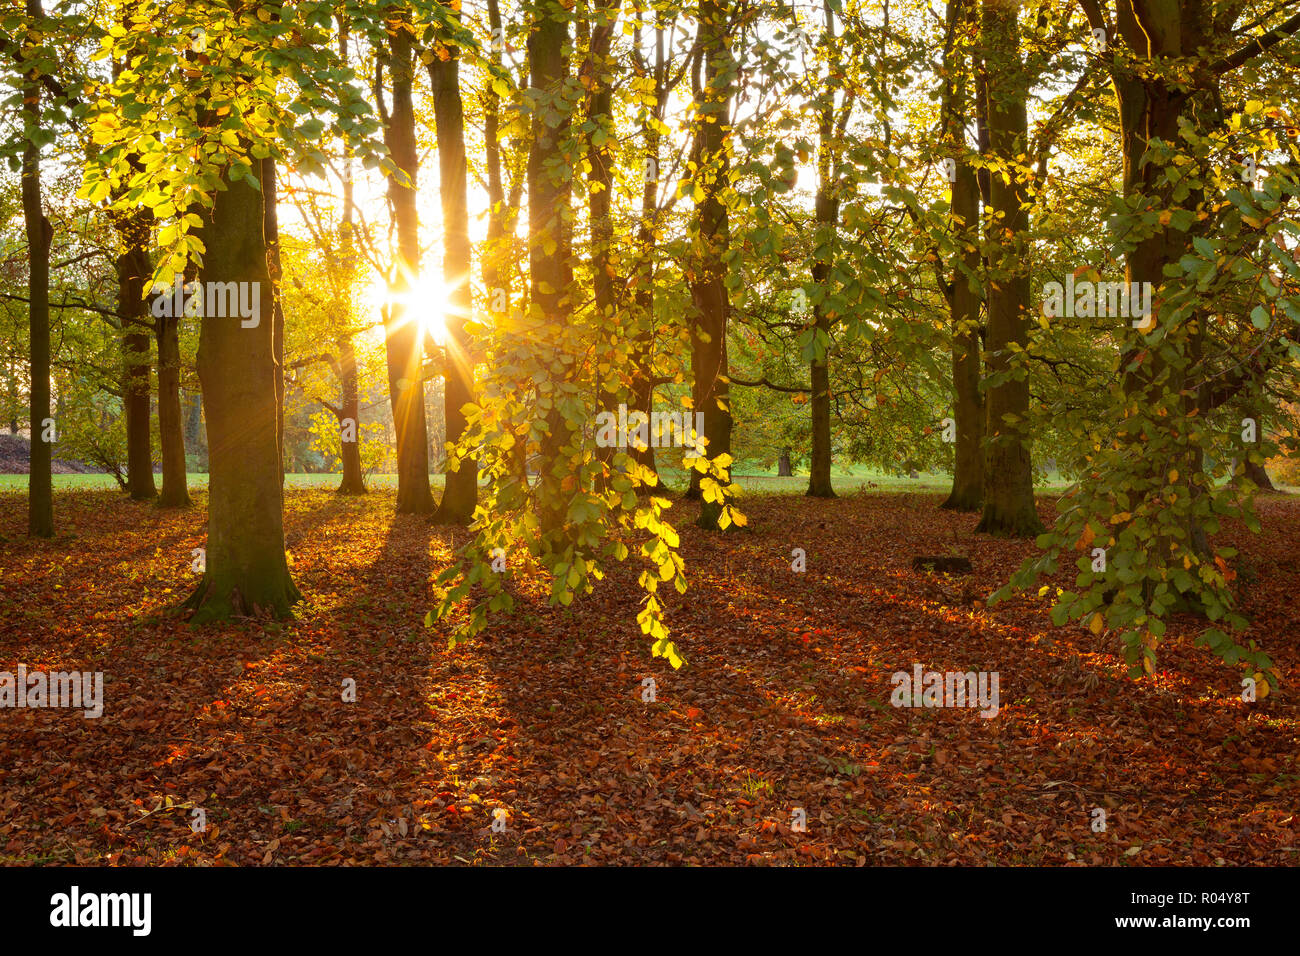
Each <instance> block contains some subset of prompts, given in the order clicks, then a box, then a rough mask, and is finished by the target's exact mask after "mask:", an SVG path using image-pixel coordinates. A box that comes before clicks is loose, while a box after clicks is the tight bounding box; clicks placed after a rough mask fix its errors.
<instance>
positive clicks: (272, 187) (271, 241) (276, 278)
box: [261, 156, 284, 484]
mask: <svg viewBox="0 0 1300 956" xmlns="http://www.w3.org/2000/svg"><path fill="white" fill-rule="evenodd" d="M261 173H262V175H261V179H262V195H263V198H264V202H263V212H262V217H263V232H264V234H265V236H266V268H267V272H268V273H269V274H270V276H271V286H270V295H271V313H272V319H273V320H274V322H275V335H274V339H273V340H272V349H273V353H274V355H275V443H276V447H278V448H279V449H280V483H281V484H284V296H283V295H282V294H281V289H280V280H281V278H282V275H283V270H282V269H281V267H280V210H279V204H280V195H279V189H278V188H277V184H276V170H275V159H274V158H273V157H271V156H267V157H266V158H265V159H263V160H262V170H261Z"/></svg>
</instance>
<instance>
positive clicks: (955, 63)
mask: <svg viewBox="0 0 1300 956" xmlns="http://www.w3.org/2000/svg"><path fill="white" fill-rule="evenodd" d="M974 7H975V4H974V2H973V0H951V2H950V3H949V4H948V30H947V36H946V38H945V43H944V70H945V74H946V75H945V77H944V99H945V102H944V114H945V115H944V124H943V125H944V132H945V140H946V141H947V144H948V147H949V149H950V150H951V151H952V153H953V155H952V156H950V157H949V159H950V160H951V161H952V166H951V167H949V168H951V169H952V170H953V177H952V183H951V187H952V205H951V215H950V220H951V228H952V235H953V240H954V243H955V246H956V248H955V250H954V252H953V254H952V262H953V269H952V275H951V278H949V279H947V283H946V288H945V297H946V299H947V304H948V312H949V315H950V316H951V325H952V385H953V425H954V427H955V430H956V435H955V436H954V437H955V438H956V442H955V446H956V447H955V449H954V450H955V453H956V454H955V461H954V466H953V476H952V491H951V492H950V493H949V495H948V497H947V499H945V501H944V503H943V507H944V508H950V509H953V510H956V511H978V510H980V506H981V504H982V503H983V498H984V418H985V411H984V398H983V396H982V395H981V394H980V388H979V385H980V332H981V331H982V329H981V323H980V302H981V296H980V292H979V289H978V285H977V284H978V282H979V278H980V277H979V268H980V250H979V183H978V181H977V179H976V174H975V170H974V168H972V166H971V164H970V162H969V160H968V158H967V157H966V144H965V140H966V123H967V114H968V111H969V105H970V104H969V97H968V95H967V90H968V88H969V84H968V82H967V73H966V56H965V55H964V47H965V46H966V44H965V41H964V36H965V34H966V33H967V32H968V30H969V27H970V25H971V24H972V23H973V21H974V18H973V17H972V16H971V12H972V11H973V10H974Z"/></svg>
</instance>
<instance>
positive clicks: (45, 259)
mask: <svg viewBox="0 0 1300 956" xmlns="http://www.w3.org/2000/svg"><path fill="white" fill-rule="evenodd" d="M27 14H28V16H30V17H31V18H32V19H33V20H41V19H43V18H44V11H43V10H42V8H41V3H40V0H27ZM23 120H24V122H25V123H26V125H27V127H28V129H27V135H28V136H29V137H30V136H32V135H35V133H36V132H37V131H39V130H40V128H41V86H40V82H39V73H38V72H37V70H35V69H33V70H31V71H29V72H28V74H27V85H26V89H25V91H24V95H23ZM22 194H23V222H24V224H25V225H26V227H27V300H28V321H29V327H30V346H31V443H30V452H29V454H30V458H29V465H28V476H27V533H28V534H29V535H31V536H32V537H39V538H51V537H53V536H54V480H53V478H52V475H51V464H52V459H53V457H54V455H53V442H48V441H45V439H44V437H43V436H44V433H45V422H46V420H47V419H49V418H50V242H51V241H52V239H53V238H54V230H53V228H52V227H51V226H50V221H49V220H48V219H47V218H45V212H44V209H43V204H42V200H41V150H40V147H38V146H37V145H36V144H34V143H33V142H32V141H31V139H30V138H29V139H28V140H27V142H26V143H24V144H23V163H22Z"/></svg>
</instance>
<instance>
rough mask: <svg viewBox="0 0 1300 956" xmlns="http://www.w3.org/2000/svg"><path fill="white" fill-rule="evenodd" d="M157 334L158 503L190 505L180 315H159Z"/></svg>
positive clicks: (164, 505) (182, 506)
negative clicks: (182, 399)
mask: <svg viewBox="0 0 1300 956" xmlns="http://www.w3.org/2000/svg"><path fill="white" fill-rule="evenodd" d="M154 337H155V338H156V339H157V341H158V440H159V443H160V445H161V446H162V491H161V492H160V493H159V495H158V504H159V505H160V506H161V507H164V508H188V507H189V506H190V504H191V502H190V493H189V488H188V486H187V484H186V472H185V428H184V424H183V413H182V411H181V344H180V318H179V317H177V316H173V317H171V318H168V317H166V316H161V317H159V318H158V319H156V320H155V321H154Z"/></svg>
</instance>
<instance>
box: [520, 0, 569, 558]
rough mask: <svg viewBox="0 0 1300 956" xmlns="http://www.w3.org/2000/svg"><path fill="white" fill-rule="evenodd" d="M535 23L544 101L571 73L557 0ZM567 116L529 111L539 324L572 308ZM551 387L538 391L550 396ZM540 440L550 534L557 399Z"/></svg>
mask: <svg viewBox="0 0 1300 956" xmlns="http://www.w3.org/2000/svg"><path fill="white" fill-rule="evenodd" d="M534 16H535V20H534V23H533V29H532V33H531V35H530V36H529V38H528V60H529V64H530V66H531V73H532V76H531V79H530V83H531V86H532V88H533V90H534V91H536V93H537V95H538V96H539V97H540V98H542V99H547V98H549V97H554V96H556V95H558V94H559V93H560V91H561V89H562V86H563V83H564V80H565V78H566V76H567V73H568V68H567V64H566V62H565V58H564V52H563V51H564V47H565V44H566V43H567V42H568V39H569V24H568V16H567V13H566V11H565V8H564V7H563V5H562V4H561V3H560V2H559V0H541V2H539V3H537V4H536V5H535V14H534ZM568 128H569V118H568V116H567V115H566V114H564V113H561V112H559V111H555V110H554V109H547V108H543V109H539V110H537V111H536V112H534V114H533V122H532V145H531V147H530V149H529V153H528V265H529V281H530V290H529V292H530V299H531V301H532V304H533V306H534V307H535V308H536V310H537V311H538V312H540V323H539V324H540V328H542V329H556V330H562V329H564V328H565V327H566V326H567V324H568V322H569V317H570V314H571V311H572V304H571V301H570V298H569V285H570V282H571V280H572V276H571V275H570V272H569V268H568V267H567V266H566V262H567V259H568V251H569V241H568V234H567V233H568V230H567V226H566V219H567V217H568V213H569V198H570V196H569V194H570V186H569V180H568V178H567V177H565V176H557V175H556V173H555V172H554V171H553V170H552V169H548V168H547V167H548V165H549V164H550V163H551V162H552V161H553V160H554V158H555V156H556V154H557V153H558V152H559V151H560V149H561V146H562V143H563V141H564V139H565V137H566V136H567V133H568ZM563 358H565V356H564V355H563V350H562V347H561V348H557V351H556V352H555V353H552V356H551V357H550V370H549V372H548V375H549V378H550V382H548V383H546V384H549V385H551V386H555V385H558V384H559V379H560V378H562V377H563V376H564V375H566V374H569V371H568V370H569V369H570V368H571V366H569V365H568V364H567V363H563V362H562V360H563ZM556 394H557V393H556V392H555V391H553V390H550V391H543V392H542V393H541V395H542V396H543V397H546V398H549V399H552V400H553V399H554V398H555V396H556ZM545 418H546V429H545V438H543V440H542V447H541V459H542V461H541V465H540V473H541V474H540V478H539V495H538V500H539V501H540V502H542V505H541V508H540V512H541V513H540V514H539V521H540V524H541V527H542V530H543V531H544V532H553V531H556V530H557V529H559V528H560V527H561V526H562V525H563V523H564V514H565V509H564V507H563V505H562V501H563V492H562V491H561V485H562V483H563V481H564V480H565V479H566V478H569V477H571V476H570V475H568V474H565V473H564V472H565V471H566V469H565V467H564V465H563V464H562V463H560V462H559V451H560V449H561V448H563V447H564V445H565V444H566V443H567V442H568V440H569V439H570V437H571V435H572V428H573V425H572V423H570V422H569V421H568V420H567V419H566V418H565V417H564V416H563V415H562V414H561V413H560V412H559V410H558V409H557V408H555V406H554V404H552V410H551V411H550V413H549V414H547V415H546V416H545Z"/></svg>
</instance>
